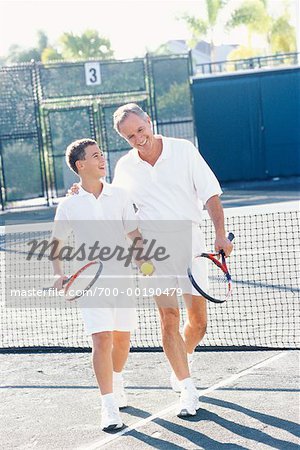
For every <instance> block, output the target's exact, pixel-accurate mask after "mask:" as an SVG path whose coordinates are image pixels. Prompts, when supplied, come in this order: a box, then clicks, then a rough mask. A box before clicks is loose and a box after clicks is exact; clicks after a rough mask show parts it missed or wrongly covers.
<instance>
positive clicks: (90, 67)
mask: <svg viewBox="0 0 300 450" xmlns="http://www.w3.org/2000/svg"><path fill="white" fill-rule="evenodd" d="M84 69H85V83H86V85H87V86H94V85H96V84H101V72H100V63H98V62H88V63H85V65H84Z"/></svg>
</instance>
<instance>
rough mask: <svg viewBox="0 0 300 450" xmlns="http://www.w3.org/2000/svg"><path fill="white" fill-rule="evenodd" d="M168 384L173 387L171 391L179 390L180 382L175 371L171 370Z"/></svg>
mask: <svg viewBox="0 0 300 450" xmlns="http://www.w3.org/2000/svg"><path fill="white" fill-rule="evenodd" d="M170 384H171V388H172V389H173V391H175V392H181V386H180V383H179V381H178V378H177V377H176V375H175V372H174V371H173V370H172V371H171V376H170Z"/></svg>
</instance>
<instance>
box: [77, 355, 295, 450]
mask: <svg viewBox="0 0 300 450" xmlns="http://www.w3.org/2000/svg"><path fill="white" fill-rule="evenodd" d="M288 353H289V351H282V352H280V353H277V354H276V355H273V356H271V357H269V358H266V359H264V360H263V361H260V362H259V363H256V364H254V365H252V366H250V367H248V368H247V369H243V370H241V371H240V372H238V373H236V374H234V375H231V376H230V377H228V378H225V379H224V380H221V381H219V382H218V383H215V384H213V385H212V386H210V387H209V388H206V389H204V390H201V391H199V394H200V395H199V398H201V397H204V396H205V395H207V394H209V393H210V392H213V391H216V390H217V389H219V388H220V387H223V386H226V385H228V384H230V383H232V382H233V381H235V380H238V379H239V378H241V377H243V376H245V375H248V374H249V373H251V372H253V371H254V370H256V369H259V368H261V367H263V366H266V365H268V364H269V363H271V362H273V361H276V360H277V359H280V358H282V357H283V356H286V355H287V354H288ZM177 405H178V402H176V403H173V404H172V405H170V406H168V407H167V408H165V409H162V410H161V411H159V412H157V413H155V414H152V415H151V416H149V417H146V418H145V419H141V420H139V421H138V422H135V423H134V424H132V425H129V426H128V427H126V428H124V429H122V430H120V431H119V432H117V433H115V434H111V435H109V436H107V437H105V438H100V439H97V440H96V441H94V442H92V443H90V444H87V445H82V446H80V447H78V449H77V450H97V449H100V448H102V446H104V445H106V444H109V443H110V442H113V441H115V440H116V439H118V438H120V437H121V436H124V435H125V434H127V433H130V432H131V431H134V430H136V429H138V428H142V427H143V426H145V425H147V424H148V423H149V422H152V421H153V420H154V419H157V418H162V417H164V416H165V415H167V414H168V413H170V412H172V411H174V410H175V409H176V407H177Z"/></svg>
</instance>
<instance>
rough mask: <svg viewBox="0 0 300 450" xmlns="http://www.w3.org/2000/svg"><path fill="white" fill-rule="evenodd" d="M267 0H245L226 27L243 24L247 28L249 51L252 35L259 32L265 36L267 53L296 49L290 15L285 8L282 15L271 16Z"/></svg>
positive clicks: (287, 4)
mask: <svg viewBox="0 0 300 450" xmlns="http://www.w3.org/2000/svg"><path fill="white" fill-rule="evenodd" d="M267 6H268V3H267V0H246V1H245V2H244V3H242V4H241V6H240V7H239V8H237V9H236V10H235V11H234V12H233V14H232V16H231V19H230V20H229V21H228V23H227V27H229V28H234V27H237V26H240V25H245V26H246V27H247V29H248V46H249V52H250V53H251V50H253V49H252V36H253V34H254V33H256V34H261V35H263V36H264V37H265V38H266V50H267V53H278V52H279V53H285V52H293V51H296V32H295V28H294V27H292V25H291V24H290V15H289V12H288V7H289V6H290V4H289V3H288V2H287V3H286V9H285V12H284V14H283V15H282V16H280V17H278V18H274V17H272V16H271V15H270V14H269V13H268V10H267Z"/></svg>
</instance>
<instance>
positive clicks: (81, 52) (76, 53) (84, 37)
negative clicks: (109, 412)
mask: <svg viewBox="0 0 300 450" xmlns="http://www.w3.org/2000/svg"><path fill="white" fill-rule="evenodd" d="M59 42H60V44H61V46H62V52H61V53H62V55H63V58H64V59H66V60H67V59H89V58H100V59H110V58H112V57H113V54H114V52H113V50H112V48H111V43H110V41H109V39H107V38H105V37H102V36H99V34H98V31H96V30H86V31H85V32H84V33H82V34H81V35H80V36H78V35H75V34H73V33H64V34H63V35H62V36H61V37H60V39H59Z"/></svg>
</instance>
